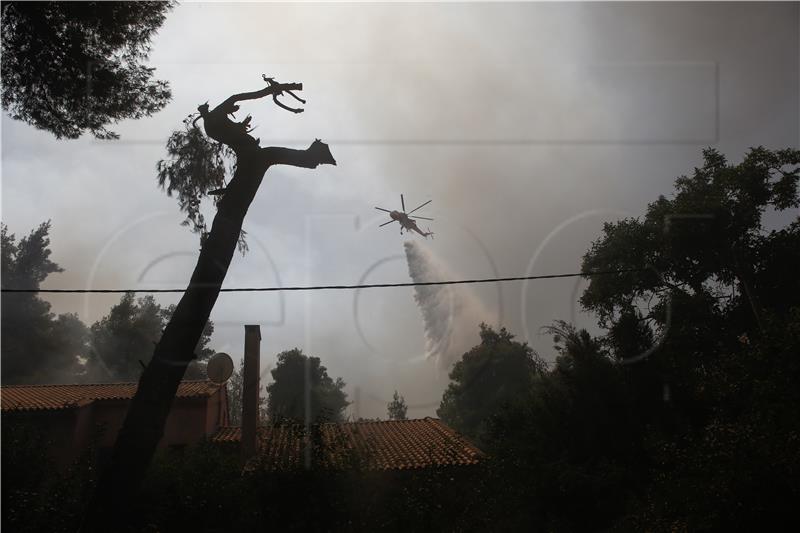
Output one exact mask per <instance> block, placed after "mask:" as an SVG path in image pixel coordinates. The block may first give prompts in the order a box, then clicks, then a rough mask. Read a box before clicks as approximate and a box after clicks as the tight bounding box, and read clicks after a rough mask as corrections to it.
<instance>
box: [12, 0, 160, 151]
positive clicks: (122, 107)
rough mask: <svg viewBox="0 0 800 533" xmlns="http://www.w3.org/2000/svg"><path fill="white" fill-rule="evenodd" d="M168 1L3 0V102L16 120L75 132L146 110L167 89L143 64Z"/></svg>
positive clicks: (96, 131)
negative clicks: (8, 0) (30, 0)
mask: <svg viewBox="0 0 800 533" xmlns="http://www.w3.org/2000/svg"><path fill="white" fill-rule="evenodd" d="M172 6H173V2H3V5H2V51H3V61H2V102H3V109H5V110H6V111H8V113H9V114H10V115H11V116H12V117H13V118H15V119H18V120H22V121H24V122H26V123H28V124H31V125H32V126H35V127H36V128H39V129H43V130H47V131H49V132H51V133H53V134H54V135H55V136H56V137H57V138H62V137H66V138H68V139H74V138H77V137H79V136H81V135H82V134H83V133H86V132H89V133H91V134H92V135H94V136H95V137H97V138H103V139H108V138H117V137H118V135H116V134H115V133H114V132H112V131H109V130H108V129H107V127H108V126H109V125H110V124H114V123H116V122H119V121H120V120H123V119H130V118H133V119H135V118H141V117H144V116H150V115H152V114H153V113H155V112H157V111H159V110H160V109H162V108H163V107H164V106H165V105H166V104H167V102H168V101H169V99H170V97H171V94H170V90H169V85H168V84H167V82H166V81H161V80H154V79H152V76H153V72H154V70H155V69H154V68H151V67H146V66H145V65H143V64H142V62H143V61H144V60H146V59H147V57H148V55H149V53H150V41H151V39H152V38H153V36H154V35H155V33H156V31H157V30H158V28H159V27H160V26H161V24H162V23H163V22H164V20H165V18H166V13H167V12H168V11H169V10H170V9H171V8H172Z"/></svg>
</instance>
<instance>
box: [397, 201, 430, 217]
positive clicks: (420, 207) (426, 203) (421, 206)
mask: <svg viewBox="0 0 800 533" xmlns="http://www.w3.org/2000/svg"><path fill="white" fill-rule="evenodd" d="M432 201H433V200H428V201H427V202H425V203H424V204H422V205H420V206H419V207H415V208H414V209H412V210H411V211H409V212H408V213H406V214H408V215H410V214H411V213H413V212H414V211H416V210H417V209H422V208H423V207H425V206H426V205H428V204H429V203H431V202H432ZM403 210H405V208H403Z"/></svg>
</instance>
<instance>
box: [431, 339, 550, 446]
mask: <svg viewBox="0 0 800 533" xmlns="http://www.w3.org/2000/svg"><path fill="white" fill-rule="evenodd" d="M480 328H481V332H480V335H481V343H480V344H479V345H477V346H475V347H474V348H472V349H471V350H470V351H468V352H467V353H465V354H464V355H463V357H462V358H461V360H460V361H458V362H457V363H456V364H455V366H454V367H453V370H452V371H451V372H450V379H451V383H450V385H448V386H447V389H446V390H445V392H444V395H443V397H442V403H441V405H440V406H439V409H438V410H437V411H436V413H437V414H438V415H439V417H441V419H442V420H444V421H445V422H447V424H449V425H450V426H451V427H453V428H454V429H457V430H458V431H461V432H462V433H464V434H466V435H469V436H471V437H475V438H478V437H479V436H480V434H481V432H482V431H483V429H484V425H485V423H486V422H487V421H488V418H489V417H490V416H491V414H492V413H493V412H495V411H496V410H497V409H498V408H499V407H500V406H502V405H503V404H505V403H508V402H510V401H512V400H514V399H515V398H516V397H517V396H518V395H519V394H521V393H523V392H524V391H526V390H528V388H529V387H530V386H531V383H532V380H533V379H534V378H535V376H536V375H537V374H538V373H539V372H540V371H541V370H542V368H543V367H542V363H541V361H540V360H539V359H538V357H537V356H536V354H535V353H534V352H533V349H532V348H531V347H530V346H528V345H527V343H520V342H517V341H515V340H514V335H512V334H511V333H510V332H508V331H507V330H506V329H505V328H501V329H500V331H495V330H494V329H492V328H491V326H487V325H486V324H481V326H480Z"/></svg>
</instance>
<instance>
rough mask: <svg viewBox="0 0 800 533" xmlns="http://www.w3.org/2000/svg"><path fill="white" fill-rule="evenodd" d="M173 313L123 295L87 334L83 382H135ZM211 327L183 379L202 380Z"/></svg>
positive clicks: (149, 300)
mask: <svg viewBox="0 0 800 533" xmlns="http://www.w3.org/2000/svg"><path fill="white" fill-rule="evenodd" d="M173 311H174V306H169V307H166V308H164V307H161V305H159V304H158V303H157V302H156V301H155V299H154V298H153V297H152V296H145V297H143V298H139V299H138V300H137V299H135V298H134V294H133V293H132V292H129V293H125V295H124V296H123V297H122V298H121V299H120V301H119V303H118V304H116V305H115V306H113V307H112V308H111V310H110V311H109V313H108V315H106V316H105V317H103V318H102V319H100V320H99V321H97V322H95V323H94V324H93V325H92V327H91V330H90V333H89V353H88V360H87V362H86V373H87V379H90V380H92V381H135V380H137V379H138V378H139V376H140V375H141V373H142V369H143V365H146V364H147V363H148V362H149V361H150V358H152V356H153V347H154V346H155V344H156V343H157V342H158V340H159V339H160V338H161V333H162V332H163V331H164V327H165V326H166V324H167V322H168V321H169V318H170V316H172V313H173ZM213 332H214V324H213V323H212V322H211V321H209V322H208V323H207V324H206V328H205V330H204V331H203V335H202V337H201V338H200V342H199V343H198V346H197V349H196V350H195V353H196V354H197V360H196V361H195V363H194V364H193V365H191V366H190V367H189V368H188V369H187V371H186V376H185V378H186V379H200V378H202V377H204V371H203V367H202V364H203V363H204V362H205V360H206V359H208V358H209V357H211V356H212V355H213V354H214V350H212V349H211V348H209V347H208V343H209V342H210V340H211V335H212V334H213Z"/></svg>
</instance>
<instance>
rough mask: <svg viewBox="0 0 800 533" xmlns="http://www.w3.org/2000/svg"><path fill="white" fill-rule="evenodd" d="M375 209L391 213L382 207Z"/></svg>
mask: <svg viewBox="0 0 800 533" xmlns="http://www.w3.org/2000/svg"><path fill="white" fill-rule="evenodd" d="M375 209H377V210H378V211H386V212H387V213H391V211H389V210H388V209H384V208H382V207H376V208H375Z"/></svg>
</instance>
